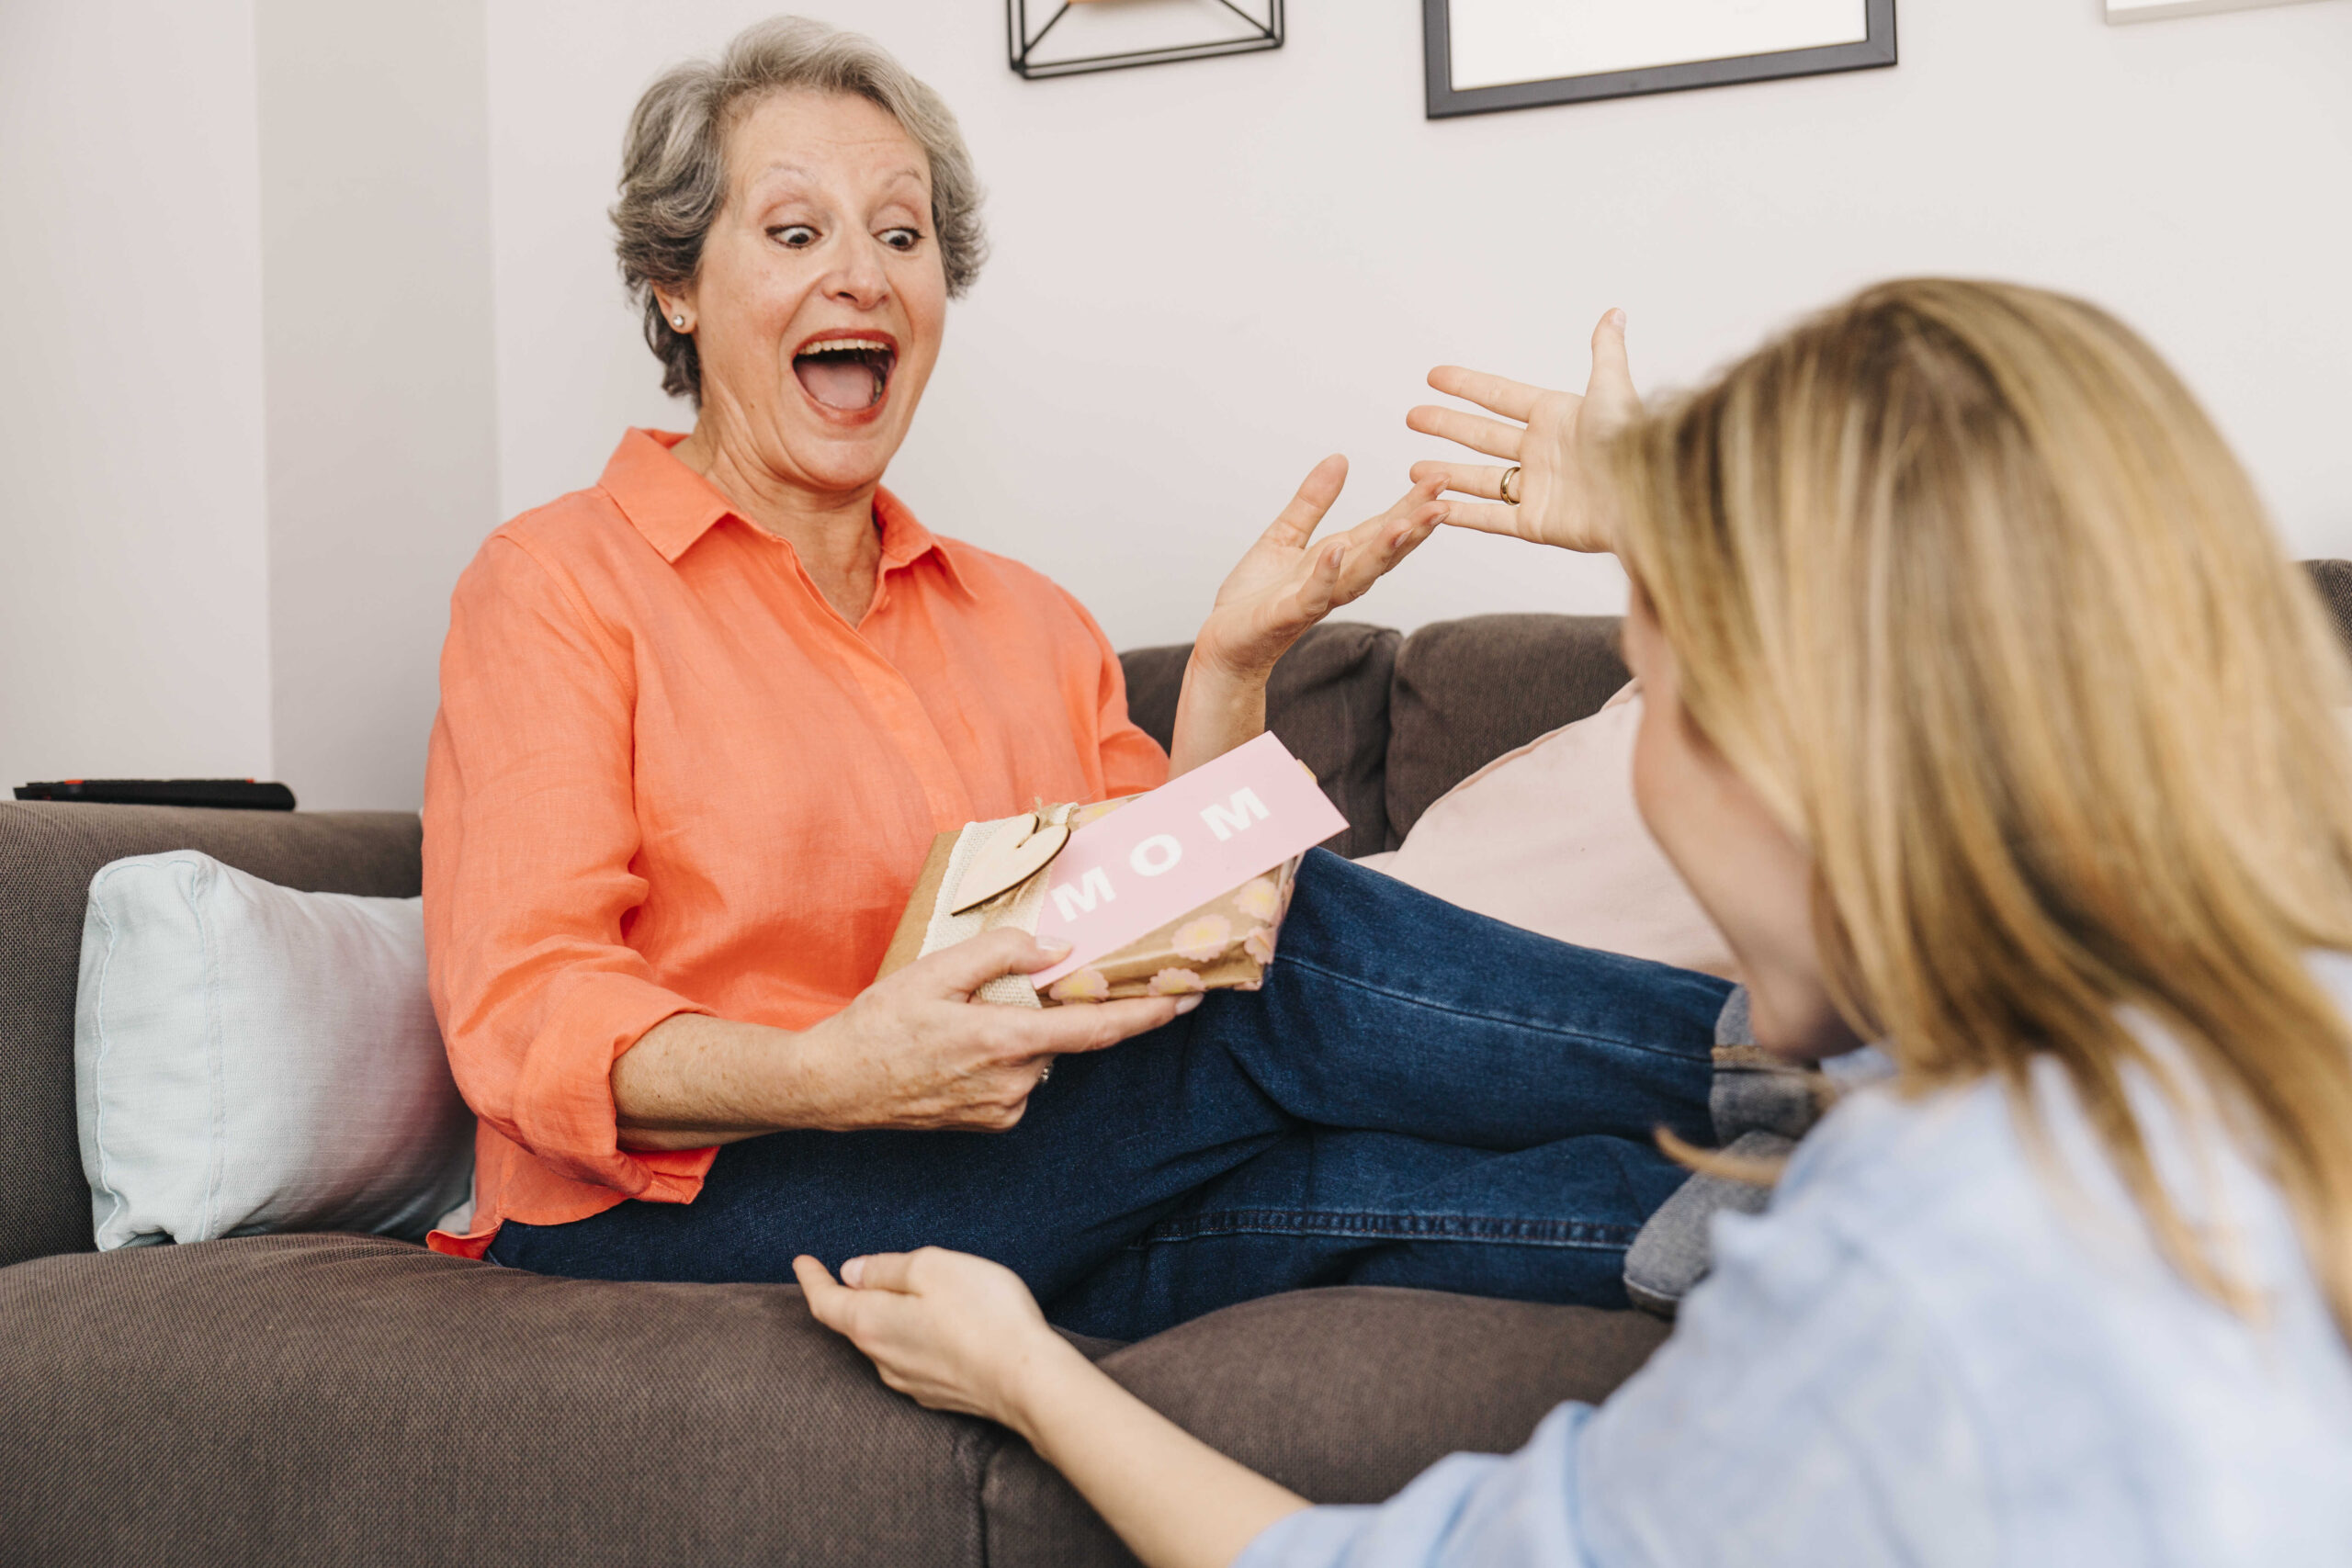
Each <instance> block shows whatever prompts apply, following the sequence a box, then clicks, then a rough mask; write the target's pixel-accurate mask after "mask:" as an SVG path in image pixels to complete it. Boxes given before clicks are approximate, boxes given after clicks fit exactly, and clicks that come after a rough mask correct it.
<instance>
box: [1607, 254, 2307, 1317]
mask: <svg viewBox="0 0 2352 1568" xmlns="http://www.w3.org/2000/svg"><path fill="white" fill-rule="evenodd" d="M1611 469H1612V470H1613V478H1614V479H1615V480H1616V483H1617V488H1618V492H1619V497H1620V501H1621V504H1622V506H1623V525H1622V532H1623V538H1622V540H1621V554H1622V555H1623V558H1624V560H1625V563H1626V566H1627V568H1628V570H1630V571H1631V572H1632V574H1633V576H1634V579H1635V581H1637V582H1638V583H1640V584H1641V586H1642V588H1643V589H1644V591H1645V592H1646V593H1647V594H1648V596H1649V600H1650V603H1651V604H1652V605H1653V606H1654V607H1655V609H1656V613H1657V619H1658V623H1659V626H1660V628H1661V629H1662V631H1663V632H1664V634H1665V636H1666V638H1667V641H1668V646H1670V647H1671V648H1672V649H1674V651H1675V653H1676V656H1677V659H1678V661H1679V666H1680V682H1681V690H1682V695H1683V701H1684V703H1685V705H1686V706H1687V707H1688V709H1689V712H1690V714H1691V718H1692V720H1693V721H1694V722H1695V723H1696V724H1697V725H1698V727H1699V728H1700V729H1701V730H1702V732H1703V733H1704V734H1705V735H1706V736H1707V737H1708V739H1710V740H1712V741H1713V743H1714V745H1715V746H1716V747H1717V748H1718V749H1719V750H1721V751H1722V752H1723V753H1724V756H1725V757H1726V759H1727V760H1728V761H1730V762H1731V764H1732V765H1733V766H1734V767H1735V768H1736V770H1737V771H1738V772H1739V773H1741V774H1742V775H1743V776H1744V777H1745V778H1747V780H1748V781H1749V782H1750V783H1751V784H1753V785H1754V786H1755V787H1756V788H1757V790H1758V793H1759V794H1760V795H1761V796H1762V797H1763V799H1764V800H1765V801H1766V803H1767V804H1768V805H1769V807H1770V808H1771V809H1772V811H1773V812H1774V813H1775V815H1776V816H1777V817H1778V818H1780V820H1781V823H1782V824H1783V826H1784V827H1786V828H1787V829H1788V830H1789V831H1790V832H1792V834H1793V835H1794V836H1795V837H1796V838H1797V839H1798V840H1799V841H1800V842H1802V843H1804V844H1805V845H1806V846H1808V848H1809V849H1810V850H1811V852H1812V854H1813V857H1814V863H1815V876H1816V879H1817V881H1816V897H1815V928H1816V930H1815V934H1816V937H1817V939H1818V942H1819V945H1820V951H1821V953H1822V954H1823V957H1824V962H1825V966H1826V970H1827V972H1828V974H1829V975H1830V976H1831V985H1832V988H1833V990H1834V992H1835V993H1836V995H1837V1000H1838V1005H1839V1007H1840V1009H1841V1010H1843V1011H1844V1012H1845V1014H1846V1016H1847V1019H1848V1021H1849V1023H1851V1024H1852V1025H1853V1026H1854V1027H1855V1028H1856V1029H1857V1030H1858V1031H1859V1032H1862V1033H1863V1034H1864V1035H1865V1036H1866V1037H1874V1038H1878V1039H1881V1040H1883V1042H1884V1043H1885V1044H1886V1048H1887V1049H1888V1051H1889V1053H1890V1054H1891V1055H1893V1056H1894V1059H1895V1061H1896V1063H1897V1065H1898V1066H1899V1068H1900V1070H1901V1073H1902V1077H1903V1080H1904V1082H1905V1084H1906V1085H1907V1086H1908V1087H1910V1088H1912V1089H1920V1090H1924V1089H1934V1088H1938V1087H1943V1086H1948V1085H1953V1084H1959V1083H1965V1082H1973V1081H1975V1080H1977V1079H1979V1078H1982V1077H1985V1076H1986V1075H1996V1076H1997V1077H1999V1078H2000V1079H2002V1080H2003V1081H2004V1082H2005V1083H2007V1085H2008V1086H2009V1088H2010V1089H2011V1090H2012V1092H2013V1095H2014V1096H2015V1099H2016V1102H2017V1103H2018V1105H2019V1106H2020V1107H2021V1108H2024V1109H2027V1110H2029V1111H2030V1105H2029V1102H2028V1100H2027V1097H2026V1095H2025V1093H2024V1090H2025V1089H2026V1081H2027V1076H2028V1073H2029V1071H2030V1066H2031V1065H2032V1063H2033V1061H2034V1060H2035V1059H2036V1058H2038V1057H2047V1058H2050V1059H2052V1060H2054V1061H2055V1062H2056V1064H2057V1065H2058V1066H2061V1067H2062V1068H2063V1069H2064V1072H2065V1073H2066V1075H2067V1076H2068V1077H2069V1078H2070V1079H2071V1080H2072V1083H2073V1085H2074V1088H2075V1091H2076V1093H2077V1095H2078V1096H2079V1098H2080V1100H2081V1103H2082V1105H2083V1107H2084V1108H2085V1110H2086V1112H2087V1114H2088V1117H2089V1120H2090V1122H2091V1124H2092V1126H2093V1128H2094V1129H2095V1130H2096V1132H2097V1134H2098V1136H2099V1138H2100V1140H2101V1142H2102V1144H2103V1145H2104V1146H2105V1148H2106V1150H2107V1152H2108V1155H2109V1158H2110V1159H2111V1160H2112V1161H2113V1163H2114V1165H2115V1168H2116V1169H2117V1171H2118V1172H2119V1174H2120V1176H2121V1178H2122V1179H2123V1180H2124V1182H2125V1183H2126V1185H2127V1187H2128V1188H2129V1190H2131V1193H2132V1194H2133V1196H2134V1198H2135V1200H2136V1201H2137V1202H2138V1204H2139V1206H2140V1208H2141V1210H2142V1212H2143V1214H2144V1215H2145V1216H2146V1218H2147V1220H2148V1222H2149V1224H2150V1226H2151V1229H2152V1232H2153V1234H2154V1236H2155V1238H2156V1240H2157V1243H2158V1245H2159V1246H2161V1247H2163V1248H2164V1250H2165V1253H2166V1254H2167V1256H2169V1257H2170V1258H2172V1260H2173V1261H2174V1263H2175V1265H2176V1266H2177V1267H2178V1268H2179V1269H2181V1270H2182V1272H2183V1273H2184V1274H2185V1275H2186V1276H2187V1277H2188V1278H2189V1279H2190V1280H2194V1281H2195V1282H2196V1283H2197V1284H2198V1285H2199V1286H2200V1287H2201V1288H2203V1289H2205V1290H2208V1291H2210V1292H2213V1293H2214V1294H2216V1295H2217V1296H2219V1297H2221V1298H2222V1299H2224V1300H2228V1301H2233V1302H2242V1300H2243V1297H2242V1293H2241V1292H2240V1291H2239V1290H2238V1289H2237V1287H2236V1284H2235V1281H2233V1280H2232V1279H2231V1277H2230V1275H2229V1273H2228V1271H2227V1270H2226V1269H2224V1268H2223V1267H2222V1263H2221V1261H2220V1260H2219V1259H2218V1258H2216V1257H2215V1256H2214V1255H2213V1252H2212V1249H2211V1247H2209V1246H2208V1245H2207V1244H2206V1243H2205V1242H2203V1241H2201V1240H2200V1239H2199V1235H2198V1234H2197V1233H2196V1231H2195V1230H2194V1229H2192V1227H2191V1226H2190V1225H2188V1224H2187V1223H2186V1221H2185V1220H2184V1218H2183V1216H2182V1213H2181V1211H2180V1209H2179V1208H2178V1207H2177V1206H2176V1204H2175V1203H2174V1202H2173V1201H2172V1199H2171V1198H2170V1197H2169V1196H2168V1195H2167V1193H2166V1191H2165V1188H2164V1186H2163V1185H2162V1184H2161V1183H2160V1182H2159V1180H2158V1179H2157V1178H2156V1175H2155V1173H2154V1168H2153V1166H2152V1162H2151V1159H2150V1155H2149V1149H2148V1146H2147V1144H2146V1142H2145V1141H2144V1139H2143V1130H2142V1128H2141V1127H2140V1125H2139V1124H2138V1122H2136V1120H2135V1119H2134V1117H2133V1114H2132V1112H2131V1108H2130V1105H2129V1103H2128V1100H2127V1098H2126V1094H2125V1082H2126V1077H2127V1070H2128V1069H2131V1068H2133V1067H2136V1068H2138V1069H2139V1070H2140V1071H2143V1072H2145V1073H2147V1074H2148V1075H2149V1076H2150V1077H2151V1078H2152V1079H2153V1080H2154V1082H2155V1083H2156V1084H2157V1085H2158V1086H2159V1087H2160V1088H2162V1087H2163V1086H2165V1083H2166V1081H2167V1080H2166V1078H2165V1069H2164V1066H2163V1064H2161V1063H2158V1062H2155V1061H2154V1060H2152V1059H2151V1057H2150V1055H2149V1053H2148V1051H2147V1049H2146V1048H2145V1046H2144V1045H2143V1043H2142V1042H2141V1041H2140V1039H2138V1038H2137V1037H2135V1036H2134V1034H2133V1033H2132V1032H2131V1029H2130V1028H2129V1027H2128V1024H2127V1022H2126V1021H2125V1019H2124V1018H2123V1017H2121V1016H2120V1012H2121V1011H2122V1010H2125V1009H2127V1008H2138V1009H2141V1010H2144V1011H2145V1012H2146V1013H2147V1014H2149V1015H2152V1016H2153V1017H2154V1019H2155V1020H2156V1021H2159V1022H2160V1023H2162V1024H2163V1025H2164V1026H2165V1028H2166V1029H2167V1030H2168V1031H2169V1032H2170V1033H2171V1034H2172V1035H2173V1036H2174V1037H2175V1038H2176V1039H2177V1041H2178V1042H2179V1043H2180V1044H2181V1046H2182V1048H2183V1050H2184V1052H2185V1060H2186V1063H2187V1065H2188V1067H2189V1069H2190V1070H2191V1071H2193V1072H2194V1073H2195V1074H2196V1076H2197V1077H2198V1079H2199V1087H2200V1088H2202V1089H2204V1090H2206V1091H2208V1092H2209V1093H2210V1094H2211V1097H2212V1098H2213V1099H2214V1100H2216V1101H2217V1102H2218V1103H2219V1104H2221V1105H2222V1107H2224V1108H2225V1110H2226V1111H2227V1112H2228V1115H2227V1117H2226V1122H2227V1126H2228V1128H2229V1131H2230V1135H2232V1136H2233V1137H2234V1138H2235V1139H2236V1140H2237V1141H2238V1142H2239V1143H2240V1144H2241V1145H2242V1146H2243V1147H2244V1148H2245V1150H2246V1152H2247V1153H2248V1154H2249V1155H2250V1156H2252V1157H2253V1158H2254V1159H2255V1160H2256V1162H2257V1163H2258V1165H2259V1166H2260V1167H2261V1168H2264V1169H2265V1170H2267V1172H2268V1173H2269V1174H2270V1176H2271V1177H2272V1178H2273V1179H2275V1180H2276V1181H2277V1183H2278V1186H2279V1188H2280V1190H2281V1191H2282V1192H2283V1193H2284V1195H2285V1197H2286V1200H2287V1202H2288V1204H2289V1205H2290V1209H2291V1212H2292V1213H2293V1215H2294V1217H2295V1220H2296V1223H2297V1225H2298V1227H2299V1231H2300V1234H2301V1240H2302V1243H2303V1247H2304V1250H2305V1253H2306V1255H2307V1257H2308V1258H2309V1260H2310V1264H2311V1267H2312V1271H2313V1273H2314V1275H2315V1277H2316V1279H2317V1280H2318V1281H2319V1284H2320V1287H2321V1289H2322V1291H2323V1292H2324V1293H2325V1296H2326V1298H2327V1300H2328V1301H2329V1303H2330V1304H2331V1306H2332V1308H2333V1310H2334V1313H2335V1320H2336V1323H2337V1325H2339V1327H2340V1328H2342V1329H2343V1330H2344V1331H2345V1332H2346V1334H2347V1335H2352V1032H2347V1029H2346V1022H2345V1020H2344V1018H2343V1017H2342V1015H2341V1014H2340V1013H2339V1012H2338V1010H2337V1009H2336V1007H2335V1004H2334V1002H2333V1001H2331V999H2330V998H2329V997H2328V996H2327V994H2326V993H2325V992H2324V990H2323V988H2322V987H2320V985H2319V984H2318V983H2317V982H2316V981H2315V980H2314V979H2313V977H2312V975H2311V973H2310V972H2309V971H2308V969H2307V968H2306V966H2305V956H2306V954H2307V953H2309V952H2310V951H2311V950H2312V949H2315V948H2316V949H2338V950H2352V750H2347V747H2346V740H2345V737H2344V735H2343V732H2342V731H2341V730H2340V729H2339V728H2337V723H2336V719H2335V715H2334V714H2333V712H2332V711H2331V709H2332V708H2334V707H2335V706H2338V705H2343V704H2344V703H2346V701H2347V700H2352V692H2347V685H2352V682H2347V672H2346V661H2345V657H2344V654H2343V653H2342V651H2341V650H2340V649H2338V647H2337V646H2336V643H2335V637H2334V635H2333V634H2332V632H2331V630H2330V628H2329V626H2328V624H2327V621H2326V618H2325V615H2324V611H2323V610H2322V608H2321V606H2320V604H2319V602H2318V599H2317V597H2316V595H2315V593H2314V592H2313V591H2312V588H2311V586H2310V584H2309V583H2308V581H2306V580H2305V579H2304V577H2303V575H2302V573H2301V570H2300V569H2298V568H2297V567H2295V566H2294V565H2293V564H2292V563H2291V562H2290V561H2289V560H2288V559H2287V558H2285V556H2284V555H2283V553H2282V552H2281V550H2280V548H2279V547H2278V542H2277V541H2276V539H2275V538H2274V537H2273V536H2272V534H2271V531H2270V529H2269V526H2268V525H2267V522H2266V520H2265V518H2264V514H2263V511H2262V507H2261V504H2260V502H2258V501H2257V499H2256V496H2255V493H2254V491H2253V487H2252V486H2251V485H2250V484H2249V482H2248V481H2247V479H2246V477H2245V473H2244V471H2243V470H2242V469H2241V468H2239V466H2238V464H2237V462H2236V460H2235V459H2234V458H2233V457H2232V455H2231V453H2230V451H2229V449H2228V447H2227V446H2225V445H2224V444H2223V442H2222V438H2221V436H2220V434H2218V433H2217V432H2216V431H2215V430H2214V428H2213V426H2212V424H2211V422H2210V421H2209V420H2208V419H2207V418H2206V416H2205V414H2204V412H2202V411H2201V410H2200V409H2199V407H2198V405H2197V403H2196V401H2195V400H2194V399H2193V398H2191V397H2190V395H2189V393H2188V389H2186V388H2185V387H2184V386H2183V385H2182V384H2181V382H2180V381H2179V379H2178V378H2177V377H2175V376H2174V375H2173V373H2172V372H2171V370H2170V369H2169V368H2168V367H2166V366H2165V364H2164V363H2163V361H2162V360H2160V359H2159V358H2158V357H2157V356H2156V355H2155V354H2154V351H2152V350H2151V349H2150V348H2149V347H2148V346H2147V344H2144V343H2143V342H2142V341H2141V340H2140V339H2139V338H2138V337H2137V336H2135V335H2134V334H2133V333H2131V331H2130V330H2129V329H2127V328H2126V327H2124V326H2123V325H2122V324H2121V323H2120V322H2118V321H2115V320H2114V319H2113V318H2112V317H2110V316H2109V315H2108V314H2106V313H2105V312H2104V311H2101V310H2098V309H2096V308H2094V307H2092V306H2090V305H2086V304H2085V303H2083V302H2082V301H2080V300H2076V299H2066V298H2064V297H2062V296H2059V295H2056V294H2051V293H2046V292H2043V291H2041V290H2039V289H2032V288H2017V287H2011V286H2005V285H1999V284H1987V283H1972V282H1956V281H1946V280H1939V279H1913V280H1906V281H1902V282H1896V283H1889V284H1885V285H1883V286H1880V287H1878V288H1871V289H1869V290H1867V291H1865V292H1864V293H1862V294H1860V295H1859V296H1858V297H1856V298H1855V299H1851V300H1849V302H1847V303H1846V304H1844V305H1841V306H1838V307H1837V308H1836V309H1834V310H1829V311H1827V312H1826V313H1824V314H1822V315H1820V316H1818V317H1816V318H1815V319H1813V320H1811V321H1806V322H1805V323H1804V324H1803V325H1801V326H1799V327H1798V328H1797V329H1795V330H1794V331H1792V332H1791V333H1787V334H1786V335H1785V336H1782V337H1781V338H1780V339H1778V340H1777V341H1775V342H1772V343H1770V344H1767V345H1765V346H1764V347H1763V348H1762V349H1760V350H1758V352H1757V353H1756V354H1754V355H1750V356H1749V357H1748V358H1747V359H1746V360H1744V361H1742V362H1741V363H1740V364H1739V365H1737V366H1736V367H1733V368H1732V369H1731V370H1730V371H1728V372H1727V373H1726V374H1724V376H1723V377H1722V378H1720V379H1718V380H1717V381H1716V382H1715V383H1714V384H1713V385H1712V386H1709V387H1707V388H1705V389H1702V390H1701V391H1699V392H1697V393H1696V394H1693V395H1691V396H1689V397H1686V398H1684V399H1682V400H1679V401H1676V402H1674V403H1672V404H1670V405H1668V406H1666V407H1663V408H1661V409H1659V410H1658V411H1657V412H1653V413H1652V414H1650V415H1648V416H1645V418H1643V419H1642V420H1640V421H1639V422H1637V423H1635V424H1634V426H1633V427H1632V428H1631V429H1629V430H1627V431H1625V432H1624V433H1623V434H1621V435H1620V436H1619V437H1618V438H1617V439H1616V440H1615V442H1614V443H1613V444H1612V446H1611ZM2181 1088H2182V1086H2180V1085H2177V1084H2174V1085H2171V1087H2170V1090H2169V1092H2171V1093H2172V1094H2173V1095H2174V1097H2175V1098H2176V1100H2177V1098H2178V1097H2179V1091H2180V1089H2181Z"/></svg>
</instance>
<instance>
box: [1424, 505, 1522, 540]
mask: <svg viewBox="0 0 2352 1568" xmlns="http://www.w3.org/2000/svg"><path fill="white" fill-rule="evenodd" d="M1439 521H1440V522H1442V523H1443V524H1444V525H1446V526H1447V527H1449V528H1467V529H1469V530H1471V531H1472V532H1473V533H1478V534H1501V535H1504V536H1507V537H1510V538H1513V539H1520V538H1524V537H1526V534H1525V532H1524V530H1523V529H1522V527H1521V519H1520V513H1519V508H1518V507H1516V506H1504V505H1502V504H1501V503H1499V502H1478V501H1449V502H1446V503H1445V515H1444V516H1443V517H1442V518H1440V519H1439Z"/></svg>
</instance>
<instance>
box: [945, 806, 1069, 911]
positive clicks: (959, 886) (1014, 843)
mask: <svg viewBox="0 0 2352 1568" xmlns="http://www.w3.org/2000/svg"><path fill="white" fill-rule="evenodd" d="M1068 842H1069V828H1068V827H1067V826H1066V825H1064V824H1062V823H1059V822H1056V823H1051V824H1047V825H1045V826H1040V825H1039V823H1038V821H1037V814H1036V813H1035V812H1034V811H1026V812H1023V813H1022V814H1021V815H1020V816H1018V817H1015V818H1012V820H1011V821H1009V822H1007V823H1005V825H1004V826H1003V827H1001V828H999V829H997V830H996V834H995V836H994V837H993V838H991V839H989V841H988V842H987V843H985V844H983V845H981V846H980V849H979V852H978V853H976V854H975V855H973V856H972V858H971V860H970V861H968V862H967V863H966V864H965V866H964V874H963V875H962V876H961V877H959V878H957V879H956V901H955V902H954V903H953V904H950V905H949V906H948V907H947V912H948V913H949V914H951V915H960V914H962V913H964V912H965V911H966V910H967V909H970V908H976V907H977V906H978V905H981V904H985V903H987V902H988V901H989V899H991V898H993V897H996V896H997V895H998V894H1000V893H1002V892H1004V891H1005V890H1006V889H1008V888H1012V887H1018V886H1021V885H1022V884H1023V883H1024V882H1026V881H1028V880H1029V879H1030V878H1031V877H1033V876H1035V875H1036V874H1038V873H1039V872H1041V871H1043V870H1045V869H1046V866H1048V865H1050V864H1051V863H1053V859H1054V857H1055V856H1056V855H1057V854H1059V853H1061V852H1062V846H1063V845H1064V844H1066V843H1068Z"/></svg>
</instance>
